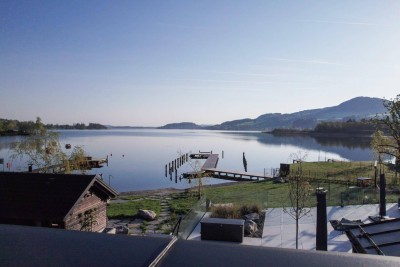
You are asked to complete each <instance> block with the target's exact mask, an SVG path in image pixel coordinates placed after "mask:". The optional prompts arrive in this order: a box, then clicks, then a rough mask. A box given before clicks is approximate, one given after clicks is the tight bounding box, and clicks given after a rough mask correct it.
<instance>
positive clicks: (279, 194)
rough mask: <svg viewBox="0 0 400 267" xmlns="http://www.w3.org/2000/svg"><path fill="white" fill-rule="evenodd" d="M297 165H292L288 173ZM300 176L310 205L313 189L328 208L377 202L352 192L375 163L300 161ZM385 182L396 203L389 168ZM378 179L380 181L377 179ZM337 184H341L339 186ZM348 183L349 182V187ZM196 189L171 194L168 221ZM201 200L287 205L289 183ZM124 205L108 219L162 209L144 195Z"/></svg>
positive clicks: (213, 191) (189, 203)
mask: <svg viewBox="0 0 400 267" xmlns="http://www.w3.org/2000/svg"><path fill="white" fill-rule="evenodd" d="M298 166H299V164H298V163H296V164H291V170H293V169H296V168H298ZM302 170H303V176H304V177H307V178H310V205H311V206H315V205H316V198H315V191H314V190H315V188H317V187H324V188H325V189H327V190H328V193H327V202H328V205H330V206H336V205H340V204H341V203H342V202H341V201H342V200H344V204H345V205H352V204H369V203H378V202H379V191H378V190H376V189H374V188H371V189H359V188H358V189H357V188H356V189H351V188H349V186H350V185H354V184H355V181H356V178H358V177H370V178H373V177H374V174H375V169H374V163H373V162H372V161H369V162H303V163H302ZM384 171H385V174H386V180H387V189H389V190H388V194H387V201H388V202H397V199H398V197H399V192H400V191H399V189H398V188H399V187H398V186H397V185H396V179H394V177H395V174H394V172H393V170H392V169H390V167H388V166H384ZM378 180H379V178H378ZM337 181H342V184H340V183H338V182H337ZM347 182H350V183H349V184H348V183H347ZM196 191H197V189H196V188H193V190H192V191H189V192H185V193H184V192H182V193H171V194H170V195H169V196H168V197H169V198H170V199H168V204H169V207H170V211H171V220H175V219H176V218H177V217H178V216H180V215H184V214H186V213H187V212H189V210H190V209H191V208H192V207H193V206H194V205H195V204H196V203H197V201H198V200H197V194H196ZM203 197H204V198H206V199H210V200H211V202H212V203H233V204H234V205H235V206H243V205H258V206H260V207H261V208H273V207H284V206H290V202H289V190H288V184H286V183H283V184H279V183H278V184H274V183H273V182H272V181H254V182H237V183H230V184H229V185H219V186H205V187H204V188H203ZM118 199H121V200H125V202H123V203H111V204H110V205H109V206H108V208H107V216H108V217H109V218H123V217H133V216H134V215H135V214H136V213H137V210H138V209H151V210H153V211H155V212H156V213H157V214H159V213H160V210H161V202H160V200H154V199H146V197H145V196H143V195H135V194H132V195H129V196H125V195H124V196H121V197H118Z"/></svg>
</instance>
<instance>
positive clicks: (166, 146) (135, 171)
mask: <svg viewBox="0 0 400 267" xmlns="http://www.w3.org/2000/svg"><path fill="white" fill-rule="evenodd" d="M59 132H60V141H61V145H62V146H63V147H64V146H65V144H67V143H69V144H71V145H72V146H75V145H81V146H83V147H84V149H85V151H86V152H87V154H88V155H90V156H92V157H93V158H105V157H107V155H108V157H109V164H108V166H104V167H103V168H99V169H92V170H91V171H89V172H88V173H97V174H102V177H103V179H104V180H105V181H106V182H107V183H108V182H110V183H111V186H113V187H114V188H115V189H117V190H118V191H121V192H122V191H131V190H146V189H158V188H167V187H175V188H187V187H189V186H190V185H189V184H188V181H187V180H186V179H182V181H179V179H178V181H177V183H175V179H174V177H173V179H172V181H171V180H170V177H165V164H168V162H171V161H172V160H174V159H176V158H177V157H178V156H179V154H180V153H190V152H193V153H197V152H199V151H213V153H217V154H219V155H220V157H219V161H218V168H221V169H229V170H240V171H243V162H242V154H243V152H244V153H245V155H246V159H247V168H248V172H257V173H263V172H264V169H265V170H266V171H268V172H270V170H271V168H279V164H280V163H291V162H292V157H291V154H293V153H299V152H300V153H301V154H302V155H305V154H307V158H306V160H307V161H318V160H320V161H325V160H327V159H336V160H351V161H358V160H372V158H373V155H372V151H371V149H370V145H369V140H368V139H360V138H353V139H349V138H346V139H332V138H312V137H307V136H284V137H277V136H273V135H270V134H265V133H260V132H232V131H206V130H158V129H138V130H137V129H132V130H131V129H129V130H113V129H110V130H66V131H59ZM20 138H24V137H15V136H13V137H0V158H4V163H5V164H6V163H7V162H11V159H10V155H11V152H10V147H11V144H12V143H13V142H16V141H18V140H20ZM70 151H71V150H66V152H67V153H68V152H70ZM222 151H223V154H224V157H223V158H222ZM198 163H199V165H200V166H201V165H202V163H203V161H199V162H198ZM1 168H2V166H1V165H0V170H2V169H1ZM27 169H28V166H27V164H26V163H25V162H24V161H20V160H14V161H13V162H12V167H11V170H12V171H27ZM5 170H7V168H6V166H5ZM190 171H193V168H192V167H191V166H189V165H188V164H185V165H184V166H182V167H181V168H180V169H179V174H181V173H183V172H190ZM204 181H205V183H206V184H215V183H222V182H226V181H223V180H218V179H213V178H206V179H205V180H204Z"/></svg>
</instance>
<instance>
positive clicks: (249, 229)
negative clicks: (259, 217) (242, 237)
mask: <svg viewBox="0 0 400 267" xmlns="http://www.w3.org/2000/svg"><path fill="white" fill-rule="evenodd" d="M257 230H258V228H257V224H256V223H255V222H254V221H252V220H247V221H245V222H244V232H245V233H246V234H249V235H252V234H254V233H255V232H257Z"/></svg>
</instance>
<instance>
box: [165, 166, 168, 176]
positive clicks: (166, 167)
mask: <svg viewBox="0 0 400 267" xmlns="http://www.w3.org/2000/svg"><path fill="white" fill-rule="evenodd" d="M167 169H168V165H167V164H165V177H168V174H167Z"/></svg>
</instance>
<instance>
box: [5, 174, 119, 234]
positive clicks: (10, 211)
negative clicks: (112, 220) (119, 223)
mask: <svg viewBox="0 0 400 267" xmlns="http://www.w3.org/2000/svg"><path fill="white" fill-rule="evenodd" d="M117 195H118V193H117V192H116V191H115V190H114V189H112V188H111V187H110V186H108V185H107V184H105V183H104V182H103V181H102V179H100V177H99V176H98V175H71V174H44V173H19V172H0V223H2V224H16V225H29V226H41V227H52V228H63V229H68V230H83V231H100V230H102V229H104V228H105V227H106V224H107V215H106V209H107V202H108V201H109V199H110V198H113V197H115V196H117Z"/></svg>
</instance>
